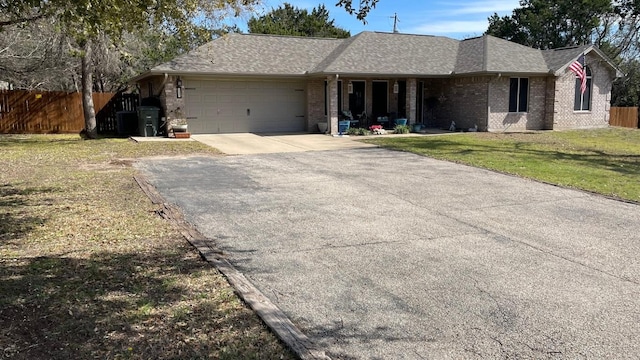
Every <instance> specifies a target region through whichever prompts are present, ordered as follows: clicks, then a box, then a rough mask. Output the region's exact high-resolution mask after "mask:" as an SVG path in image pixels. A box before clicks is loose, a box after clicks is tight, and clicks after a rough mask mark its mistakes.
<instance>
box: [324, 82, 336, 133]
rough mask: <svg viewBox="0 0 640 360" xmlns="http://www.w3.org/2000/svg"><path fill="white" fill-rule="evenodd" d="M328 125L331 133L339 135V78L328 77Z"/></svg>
mask: <svg viewBox="0 0 640 360" xmlns="http://www.w3.org/2000/svg"><path fill="white" fill-rule="evenodd" d="M327 99H328V101H327V123H328V125H329V126H328V128H329V133H331V134H332V135H335V134H337V133H338V76H337V75H335V76H327Z"/></svg>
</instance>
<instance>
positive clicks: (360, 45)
mask: <svg viewBox="0 0 640 360" xmlns="http://www.w3.org/2000/svg"><path fill="white" fill-rule="evenodd" d="M589 48H591V49H593V47H592V46H580V47H573V48H564V49H557V50H538V49H533V48H529V47H526V46H523V45H519V44H516V43H513V42H510V41H506V40H503V39H499V38H496V37H493V36H488V35H484V36H481V37H477V38H472V39H467V40H455V39H450V38H447V37H442V36H429V35H410V34H399V33H381V32H368V31H365V32H362V33H360V34H358V35H355V36H352V37H350V38H348V39H327V38H305V37H294V36H276V35H255V34H229V35H227V36H225V37H222V38H219V39H216V40H214V41H211V42H209V43H207V44H205V45H203V46H201V47H199V48H197V49H195V50H193V51H191V52H189V53H187V54H184V55H182V56H179V57H177V58H176V59H174V60H172V61H170V62H167V63H164V64H162V65H159V66H157V67H155V68H153V69H151V71H150V72H149V73H182V74H189V73H194V74H217V75H265V76H306V75H314V74H316V75H322V74H348V75H363V76H364V75H369V76H370V75H379V76H385V75H386V76H414V75H415V76H449V75H450V74H457V75H461V74H483V73H506V74H509V73H515V74H517V73H526V74H550V73H554V72H556V71H558V70H559V69H562V68H564V67H565V66H566V65H567V64H568V63H570V62H571V61H573V60H575V59H576V58H577V57H578V56H580V54H581V53H582V52H583V51H586V50H587V49H589Z"/></svg>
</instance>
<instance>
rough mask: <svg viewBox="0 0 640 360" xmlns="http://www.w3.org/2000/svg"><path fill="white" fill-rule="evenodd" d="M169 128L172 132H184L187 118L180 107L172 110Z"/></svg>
mask: <svg viewBox="0 0 640 360" xmlns="http://www.w3.org/2000/svg"><path fill="white" fill-rule="evenodd" d="M170 124H171V129H172V130H173V132H186V131H187V128H188V126H187V125H188V124H187V118H186V117H185V116H184V114H183V113H182V109H180V108H176V109H175V110H173V116H172V119H171V121H170Z"/></svg>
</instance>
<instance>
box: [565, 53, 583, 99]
mask: <svg viewBox="0 0 640 360" xmlns="http://www.w3.org/2000/svg"><path fill="white" fill-rule="evenodd" d="M569 70H571V71H573V72H574V73H575V74H576V76H577V77H579V78H580V92H581V93H582V94H584V92H585V91H587V69H586V68H585V67H584V54H582V55H580V57H579V58H578V60H576V61H574V62H573V63H571V65H569Z"/></svg>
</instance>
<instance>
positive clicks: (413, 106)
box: [407, 79, 418, 125]
mask: <svg viewBox="0 0 640 360" xmlns="http://www.w3.org/2000/svg"><path fill="white" fill-rule="evenodd" d="M417 101H418V81H417V80H416V79H407V125H408V124H415V123H416V119H417V114H416V112H417V111H418V102H417Z"/></svg>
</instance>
